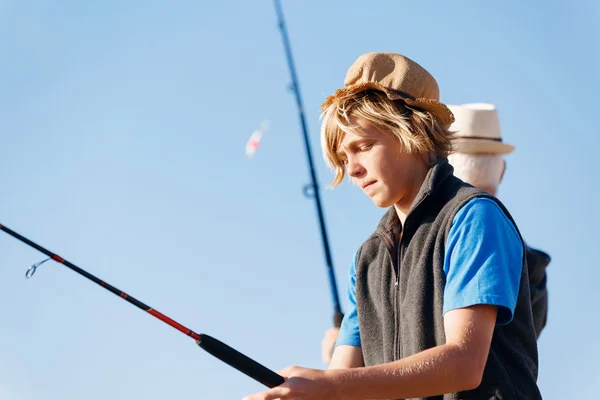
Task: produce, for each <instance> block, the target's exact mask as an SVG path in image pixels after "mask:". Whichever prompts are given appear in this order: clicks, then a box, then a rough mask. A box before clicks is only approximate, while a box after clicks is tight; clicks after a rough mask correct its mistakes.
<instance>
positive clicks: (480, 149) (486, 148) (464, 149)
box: [452, 138, 515, 154]
mask: <svg viewBox="0 0 600 400" xmlns="http://www.w3.org/2000/svg"><path fill="white" fill-rule="evenodd" d="M514 149H515V146H513V145H510V144H507V143H503V142H498V141H496V140H486V139H469V138H457V139H454V140H453V141H452V152H453V153H466V154H508V153H511V152H512V151H513V150H514Z"/></svg>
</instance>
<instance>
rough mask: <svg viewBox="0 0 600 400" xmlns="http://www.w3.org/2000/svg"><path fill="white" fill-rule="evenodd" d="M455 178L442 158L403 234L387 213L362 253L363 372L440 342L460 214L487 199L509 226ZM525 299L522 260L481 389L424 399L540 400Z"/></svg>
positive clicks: (358, 272) (528, 303)
mask: <svg viewBox="0 0 600 400" xmlns="http://www.w3.org/2000/svg"><path fill="white" fill-rule="evenodd" d="M452 172H453V168H452V166H451V165H450V164H448V162H447V160H446V159H442V160H441V161H440V162H439V163H437V164H436V165H435V166H433V167H432V168H431V169H430V170H429V172H428V174H427V177H426V178H425V181H424V183H423V185H422V186H421V189H420V192H419V194H418V195H417V198H416V199H415V201H414V202H413V206H412V207H411V210H410V212H409V214H408V216H407V218H406V221H405V224H404V227H400V223H399V220H398V216H397V214H396V211H395V209H394V207H391V208H390V210H389V211H388V212H387V213H386V214H385V215H384V216H383V218H382V219H381V222H380V224H379V226H378V228H377V230H376V231H375V233H374V234H373V235H371V237H370V238H369V239H367V241H365V243H364V244H363V245H362V246H361V248H360V249H359V253H358V258H357V263H356V305H357V311H358V322H359V329H360V336H361V346H362V352H363V357H364V361H365V365H367V366H369V365H376V364H382V363H387V362H391V361H395V360H399V359H402V358H405V357H408V356H410V355H412V354H415V353H418V352H420V351H423V350H426V349H429V348H432V347H435V346H438V345H441V344H444V343H445V334H444V323H443V318H442V306H443V302H444V286H445V284H446V276H445V273H444V269H443V266H444V253H445V246H446V239H447V237H448V232H449V230H450V227H451V224H452V220H453V219H454V216H455V215H456V213H457V212H458V210H459V209H460V208H461V207H462V206H463V205H464V204H466V203H467V202H468V201H469V200H471V199H473V198H475V197H488V198H490V199H492V200H494V201H496V202H497V203H498V205H499V206H500V208H501V209H502V210H503V211H504V213H505V214H506V216H507V217H508V218H510V220H511V221H512V217H511V216H510V214H509V213H508V211H507V210H506V208H505V207H504V206H503V205H502V203H500V202H499V201H498V200H497V199H496V198H494V197H492V196H490V195H488V194H487V193H485V192H482V191H480V190H478V189H476V188H474V187H472V186H470V185H468V184H466V183H464V182H462V181H461V180H460V179H458V178H456V177H455V176H454V175H452ZM513 223H514V221H513ZM515 226H516V224H515ZM399 229H402V238H401V240H400V241H398V239H397V238H398V237H399ZM524 254H525V252H524ZM529 296H530V294H529V283H528V273H527V263H526V259H525V256H524V257H523V270H522V273H521V283H520V288H519V295H518V300H517V306H516V309H515V311H514V319H513V321H512V322H511V323H509V324H508V325H506V326H496V328H495V330H494V335H493V338H492V343H491V348H490V353H489V356H488V361H487V364H486V367H485V371H484V374H483V380H482V383H481V385H480V386H479V387H478V388H477V389H475V390H471V391H466V392H461V393H452V394H446V395H443V396H435V397H429V399H443V400H449V399H478V400H479V399H486V400H487V399H504V400H512V399H527V400H535V399H541V395H540V393H539V390H538V388H537V384H536V380H537V371H538V354H537V343H536V334H535V329H534V326H533V318H532V313H531V301H530V297H529Z"/></svg>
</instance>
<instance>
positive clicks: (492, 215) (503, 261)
mask: <svg viewBox="0 0 600 400" xmlns="http://www.w3.org/2000/svg"><path fill="white" fill-rule="evenodd" d="M522 268H523V243H522V241H521V238H520V237H519V235H518V233H517V230H516V228H515V226H514V224H513V223H512V221H511V220H510V219H509V218H508V217H507V216H506V215H505V214H504V212H503V211H502V209H501V208H500V206H499V205H498V204H497V203H496V202H495V201H494V200H492V199H489V198H475V199H473V200H470V201H469V202H467V204H465V205H464V206H463V207H462V208H461V209H460V210H459V211H458V212H457V213H456V215H455V217H454V219H453V221H452V226H451V228H450V232H449V235H448V239H447V243H446V254H445V259H444V272H445V273H446V286H445V288H444V307H443V312H444V314H445V313H446V312H448V311H450V310H455V309H459V308H465V307H469V306H473V305H477V304H490V305H495V306H498V318H497V320H496V324H498V325H505V324H508V323H510V322H511V321H512V319H513V313H514V310H515V307H516V304H517V297H518V294H519V285H520V281H521V271H522Z"/></svg>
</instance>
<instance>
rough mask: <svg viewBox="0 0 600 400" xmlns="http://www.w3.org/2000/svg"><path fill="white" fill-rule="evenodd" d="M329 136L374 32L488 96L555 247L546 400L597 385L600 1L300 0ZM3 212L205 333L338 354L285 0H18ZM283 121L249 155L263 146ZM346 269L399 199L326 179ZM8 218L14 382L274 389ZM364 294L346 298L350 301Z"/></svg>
mask: <svg viewBox="0 0 600 400" xmlns="http://www.w3.org/2000/svg"><path fill="white" fill-rule="evenodd" d="M284 10H285V13H286V17H287V20H288V26H289V33H290V36H291V40H292V45H293V49H294V55H295V58H296V62H297V68H298V73H299V77H300V83H301V91H302V95H303V97H304V102H305V105H306V113H307V117H308V122H309V128H310V136H311V140H312V147H313V154H314V155H315V156H316V160H317V169H318V176H319V179H320V183H321V186H322V187H325V186H326V184H327V183H329V180H330V179H331V177H332V175H331V174H330V172H329V171H328V170H327V168H326V167H325V165H324V163H323V161H322V159H321V157H320V153H319V151H320V150H319V141H318V128H319V107H320V104H321V102H322V101H323V100H324V98H325V97H326V96H327V95H328V94H330V93H332V92H333V91H334V90H335V89H336V88H338V87H340V86H341V85H342V82H343V78H344V75H345V71H346V69H347V68H348V67H349V66H350V64H351V63H352V62H353V61H354V60H355V58H356V57H357V56H358V55H360V54H362V53H364V52H369V51H395V52H400V53H403V54H406V55H408V56H409V57H411V58H413V59H414V60H416V61H418V62H419V63H421V64H422V65H423V66H424V67H426V68H427V69H428V70H429V71H430V72H431V73H432V74H433V75H434V76H435V77H436V79H437V80H438V82H439V84H440V87H441V95H442V100H443V101H445V102H447V103H452V104H456V103H466V102H491V103H494V104H496V105H497V106H498V109H499V112H500V118H501V124H502V132H503V135H504V138H505V140H506V141H507V142H509V143H512V144H514V145H516V146H517V150H516V151H515V152H514V153H513V154H511V155H509V156H508V158H507V163H508V170H507V173H506V175H505V182H504V183H503V186H502V188H501V190H500V193H499V197H500V198H501V199H502V200H503V201H504V202H505V203H506V205H507V206H508V207H509V209H510V210H511V212H512V213H513V215H514V216H515V218H516V220H517V221H518V223H519V226H520V228H521V231H522V233H523V235H524V237H525V238H526V240H527V241H528V242H529V243H530V244H531V245H533V246H537V247H540V248H542V249H545V250H547V251H548V252H549V253H551V255H552V257H553V261H552V264H551V265H550V268H549V288H550V318H549V322H548V325H547V328H546V330H545V331H544V333H543V334H542V337H541V339H540V342H539V349H540V377H539V385H540V387H541V389H542V392H543V394H544V395H545V398H548V399H562V398H574V399H588V398H595V397H597V396H596V394H597V382H598V380H599V379H600V372H599V369H598V363H597V359H598V358H599V357H600V348H599V346H598V345H597V332H598V329H599V328H600V325H599V321H598V311H597V306H596V299H595V298H594V297H593V295H594V293H597V288H598V283H597V281H598V279H599V278H600V272H599V269H598V268H597V265H598V261H597V260H598V257H597V255H596V251H597V247H598V236H599V235H598V223H599V222H600V218H599V217H598V208H597V206H598V203H599V196H598V183H599V179H598V172H597V165H598V164H597V157H596V156H597V151H598V148H599V145H600V141H599V139H598V123H597V115H598V105H599V102H598V92H599V89H600V87H599V86H600V85H599V79H598V71H599V70H600V63H599V56H598V48H599V38H600V30H599V28H598V24H597V22H598V17H599V5H598V2H596V1H593V0H588V1H585V0H582V1H577V2H566V1H558V0H550V1H546V2H544V3H543V4H541V3H539V2H538V3H536V2H522V1H516V0H514V1H504V2H493V3H492V2H467V1H453V2H407V1H392V0H389V1H373V2H368V3H367V2H359V1H348V0H344V1H341V0H333V1H328V2H321V1H316V0H305V1H299V0H285V1H284ZM0 37H2V41H0V54H1V55H2V63H0V139H1V140H0V151H1V153H0V223H1V224H4V225H6V226H8V227H10V228H12V229H14V230H16V231H17V232H20V233H21V234H23V235H25V236H28V237H29V238H31V239H32V240H34V241H37V242H39V243H40V244H42V245H43V246H46V247H47V248H49V249H51V250H53V251H55V252H56V253H58V254H60V255H62V256H63V257H65V258H66V259H68V260H70V261H71V262H74V263H76V264H78V265H80V266H81V267H83V268H85V269H87V270H89V271H90V272H92V273H94V274H96V275H97V276H99V277H101V278H103V279H104V280H106V281H107V282H109V283H111V284H113V285H115V286H116V287H118V288H121V289H123V290H124V291H126V292H128V293H130V294H132V295H133V296H135V297H137V298H139V299H140V300H142V301H144V302H146V303H147V304H149V305H151V306H153V307H155V308H156V309H158V310H160V311H162V312H163V313H165V314H167V315H169V316H170V317H172V318H174V319H176V320H178V321H179V322H181V323H183V324H184V325H187V326H188V327H190V328H191V329H193V330H195V331H197V332H205V333H209V334H211V335H213V336H216V337H218V338H220V339H221V340H223V341H225V342H227V343H229V344H231V345H233V346H234V347H236V348H238V349H239V350H241V351H243V352H245V353H247V354H248V355H250V356H252V357H254V358H256V359H257V360H258V361H260V362H261V363H263V364H265V365H267V366H269V367H271V368H274V369H279V368H283V367H286V366H288V365H303V366H309V367H316V368H321V367H323V365H322V364H321V361H320V341H321V338H322V335H323V332H324V331H325V330H326V329H327V328H328V327H330V326H331V315H332V308H331V307H332V306H331V300H330V298H331V297H330V293H329V286H328V282H327V278H326V272H325V268H324V262H323V254H322V249H321V241H320V238H319V234H318V228H317V223H316V218H315V209H314V205H313V203H312V202H311V201H310V200H307V199H305V198H304V197H303V195H302V186H303V185H304V184H306V183H308V170H307V165H306V162H305V153H304V148H303V144H302V139H301V132H300V128H299V124H298V118H297V114H296V106H295V103H294V99H293V97H292V96H291V94H290V93H289V92H288V91H287V90H286V87H287V85H288V83H289V73H288V69H287V65H286V62H285V58H284V53H283V46H282V43H281V38H280V36H279V32H278V30H277V27H276V18H275V12H274V9H273V4H272V3H271V2H270V1H267V0H265V1H222V2H199V1H171V2H164V1H149V0H144V1H140V0H137V1H135V0H132V1H126V2H123V1H114V0H110V1H95V2H94V1H86V2H82V1H63V2H52V1H42V0H39V1H17V0H4V1H1V2H0ZM265 118H268V119H270V120H271V123H272V129H271V131H270V132H269V133H268V134H267V135H266V136H265V137H264V139H263V142H262V146H261V148H260V150H259V152H258V153H257V155H256V157H255V159H254V160H252V161H248V160H246V159H245V157H244V146H245V144H246V141H247V139H248V137H249V136H250V134H251V132H252V131H253V130H254V129H255V128H256V127H257V126H258V125H259V123H260V121H261V120H263V119H265ZM323 203H324V208H325V211H326V218H327V224H328V230H329V233H330V237H331V247H332V252H333V256H334V262H335V268H336V272H337V276H338V279H339V282H340V285H341V286H342V289H343V287H344V286H345V282H346V271H347V268H348V266H349V265H350V262H351V258H352V255H353V253H354V251H355V250H356V249H357V247H358V246H359V245H360V243H361V242H362V240H364V239H365V238H366V237H367V236H368V235H369V234H370V233H371V232H372V230H373V229H374V228H375V225H376V224H377V222H378V219H379V217H380V215H381V214H382V213H383V210H381V209H378V208H377V207H375V206H373V205H372V203H371V202H370V200H369V199H368V198H367V197H366V196H364V195H363V194H362V193H360V191H359V190H358V189H357V188H355V187H352V185H350V184H347V183H345V184H344V185H342V187H340V188H339V189H336V190H334V191H331V190H327V191H324V192H323ZM41 259H43V256H42V255H41V253H38V252H36V251H35V250H32V249H30V248H28V247H27V246H25V245H24V244H22V243H20V242H18V241H16V240H14V239H12V238H11V237H9V236H8V235H6V234H4V233H0V313H1V315H2V327H1V329H0V398H2V399H10V400H33V399H35V400H41V399H48V400H58V399H60V400H75V399H83V398H85V399H88V400H94V399H106V398H114V399H148V400H152V399H165V398H176V397H179V396H184V397H185V398H192V399H235V398H241V397H242V396H243V395H244V394H246V393H249V392H254V391H258V390H260V389H261V386H260V385H259V384H257V383H255V382H254V381H252V380H251V379H249V378H247V377H245V376H244V375H242V374H240V373H238V372H237V371H235V370H233V369H231V368H230V367H228V366H226V365H225V364H222V363H221V362H219V361H217V360H216V359H214V358H212V356H210V355H208V354H207V353H205V352H203V351H202V350H200V349H198V347H197V346H196V345H195V343H194V342H193V341H192V340H191V339H190V338H188V337H186V336H184V335H182V334H181V333H179V332H177V331H176V330H174V329H172V328H170V327H169V326H167V325H165V324H163V323H161V322H160V321H158V320H156V319H154V318H152V317H151V316H149V315H147V314H145V313H143V312H141V311H139V310H138V309H136V308H135V307H133V306H131V305H129V304H127V303H125V302H124V301H122V300H121V299H119V298H117V297H116V296H113V295H112V294H110V293H108V292H106V291H105V290H102V289H101V288H99V287H97V286H95V285H94V284H92V283H91V282H89V281H87V280H85V279H84V278H82V277H80V276H79V275H77V274H75V273H73V272H72V271H70V270H68V269H66V268H64V267H63V266H61V265H60V264H57V263H47V264H44V266H43V267H41V269H40V270H39V271H38V273H37V274H36V276H35V277H34V278H33V279H32V280H25V279H24V273H25V270H26V268H27V267H28V266H29V265H31V264H32V263H33V262H36V261H39V260H41ZM344 303H345V299H344Z"/></svg>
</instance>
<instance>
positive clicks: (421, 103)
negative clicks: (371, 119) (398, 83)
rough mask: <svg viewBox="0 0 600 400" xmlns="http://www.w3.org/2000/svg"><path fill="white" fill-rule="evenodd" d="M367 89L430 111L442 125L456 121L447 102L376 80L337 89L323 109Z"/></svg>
mask: <svg viewBox="0 0 600 400" xmlns="http://www.w3.org/2000/svg"><path fill="white" fill-rule="evenodd" d="M365 90H377V91H380V92H383V93H385V95H386V96H387V97H388V98H389V99H390V100H403V101H404V102H405V103H406V104H408V105H409V106H411V107H415V108H420V109H422V110H425V111H429V112H430V113H431V114H433V116H434V117H435V119H437V121H438V122H439V123H440V124H442V125H446V126H449V125H450V124H452V123H453V122H454V115H453V114H452V111H450V109H449V108H448V107H446V105H445V104H443V103H441V102H439V101H437V100H433V99H424V98H414V97H412V96H411V95H409V94H408V93H404V92H401V91H399V90H394V89H391V88H387V87H385V86H382V85H380V84H378V83H376V82H363V83H358V84H355V85H350V86H347V87H345V88H342V89H338V90H336V91H335V93H334V94H332V95H331V96H329V97H327V99H325V102H324V103H323V104H322V105H321V110H322V111H323V112H324V111H325V110H326V109H327V107H329V106H330V105H331V104H332V103H333V102H334V101H335V100H337V99H339V98H343V97H347V96H351V95H353V94H356V93H359V92H364V91H365Z"/></svg>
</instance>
